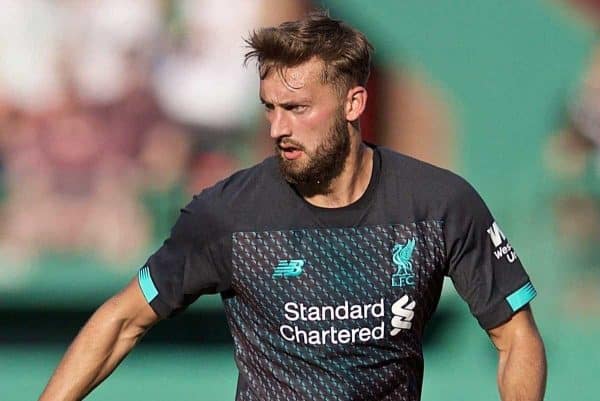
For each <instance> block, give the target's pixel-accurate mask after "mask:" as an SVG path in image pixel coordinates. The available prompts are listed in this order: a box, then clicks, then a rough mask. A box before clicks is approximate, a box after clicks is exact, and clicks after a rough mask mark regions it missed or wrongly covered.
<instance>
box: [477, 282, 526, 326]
mask: <svg viewBox="0 0 600 401" xmlns="http://www.w3.org/2000/svg"><path fill="white" fill-rule="evenodd" d="M536 295H537V292H536V290H535V288H534V287H533V284H531V282H530V281H528V282H526V283H525V284H523V285H522V286H520V287H519V288H518V289H516V290H515V291H513V292H512V293H510V294H509V295H508V296H506V297H504V298H503V299H502V300H501V301H500V302H498V303H497V304H496V305H495V306H493V307H492V308H490V309H489V310H488V311H487V312H485V313H483V314H481V315H479V316H476V317H477V321H478V322H479V325H480V326H481V327H482V328H484V329H485V330H490V329H493V328H494V327H498V326H500V325H501V324H502V323H504V322H506V321H508V320H509V319H510V318H511V316H512V315H514V314H515V313H516V312H517V311H519V310H520V309H522V308H523V307H524V306H526V305H527V304H529V303H530V302H531V301H532V300H533V298H535V296H536Z"/></svg>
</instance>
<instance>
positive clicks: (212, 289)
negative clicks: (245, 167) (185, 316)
mask: <svg viewBox="0 0 600 401" xmlns="http://www.w3.org/2000/svg"><path fill="white" fill-rule="evenodd" d="M209 206H210V205H209V204H208V203H207V202H206V199H203V197H202V195H200V196H197V197H195V198H194V200H193V201H192V202H191V203H190V204H188V205H187V206H186V207H185V208H183V209H181V213H180V215H179V218H178V220H177V222H176V223H175V225H174V226H173V228H172V229H171V233H170V236H169V238H168V239H167V240H166V241H165V242H164V243H163V245H162V246H161V247H160V248H159V249H158V250H157V251H156V252H155V253H154V254H153V255H152V256H151V257H150V258H149V259H148V261H147V262H146V264H145V265H144V267H142V268H141V269H140V270H139V272H138V281H139V285H140V288H141V290H142V293H143V294H144V297H145V298H146V300H147V301H148V303H149V304H150V306H151V307H152V308H153V309H154V311H155V312H156V313H157V314H158V315H159V316H161V317H169V316H171V315H173V314H175V313H177V312H179V311H181V310H183V309H184V308H186V307H187V306H188V305H190V304H191V303H192V302H194V301H195V300H196V299H197V298H198V297H199V296H200V295H202V294H213V293H218V292H222V291H226V290H227V289H228V288H229V286H230V282H231V272H230V269H228V268H227V266H226V264H225V263H223V260H224V258H223V256H222V253H223V248H224V243H223V234H222V230H221V229H220V227H221V226H222V224H221V222H220V221H219V218H218V217H215V213H214V212H213V211H211V209H210V208H209Z"/></svg>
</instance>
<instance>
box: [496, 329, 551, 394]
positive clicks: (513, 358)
mask: <svg viewBox="0 0 600 401" xmlns="http://www.w3.org/2000/svg"><path fill="white" fill-rule="evenodd" d="M499 352H500V354H499V357H500V359H499V364H498V388H499V390H500V396H501V398H502V401H541V400H543V398H544V392H545V389H546V369H547V368H546V354H545V351H544V344H543V342H542V340H541V338H540V337H539V335H536V336H533V337H532V336H523V337H519V336H517V337H515V338H514V340H513V341H512V343H511V344H510V346H509V347H508V348H507V349H501V350H499Z"/></svg>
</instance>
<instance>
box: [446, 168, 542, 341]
mask: <svg viewBox="0 0 600 401" xmlns="http://www.w3.org/2000/svg"><path fill="white" fill-rule="evenodd" d="M448 207H449V209H448V210H447V216H446V219H445V226H444V230H445V236H446V252H447V260H448V275H449V276H450V278H451V279H452V281H453V283H454V286H455V288H456V290H457V292H458V293H459V295H460V296H461V297H462V298H463V299H464V300H465V301H466V302H467V304H468V305H469V309H470V310H471V313H472V314H473V315H474V316H475V317H476V318H477V320H478V322H479V325H480V326H481V327H483V328H484V329H486V330H489V329H492V328H494V327H497V326H498V325H500V324H502V323H504V322H505V321H507V320H509V319H510V317H511V316H512V315H513V314H514V313H516V312H517V311H518V310H519V309H521V308H523V307H524V306H525V305H527V304H528V303H529V302H530V301H531V300H532V299H533V298H534V297H535V296H536V291H535V288H534V287H533V285H532V284H531V281H530V279H529V276H528V275H527V273H526V272H525V269H524V268H523V265H522V264H521V261H520V260H519V258H518V256H517V253H516V251H515V250H514V249H513V247H512V246H511V244H510V242H509V241H508V239H507V238H506V235H505V234H504V232H503V231H502V230H501V228H500V226H499V225H498V223H496V221H495V220H494V218H493V217H492V215H491V213H490V211H489V210H488V208H487V206H486V205H485V203H484V202H483V200H482V199H481V197H480V196H479V195H478V194H477V192H476V191H475V190H474V189H473V188H472V187H471V186H470V185H469V184H467V183H466V182H464V181H462V180H461V181H460V182H459V184H458V186H457V192H456V195H455V196H454V197H453V199H452V200H451V202H450V203H449V206H448Z"/></svg>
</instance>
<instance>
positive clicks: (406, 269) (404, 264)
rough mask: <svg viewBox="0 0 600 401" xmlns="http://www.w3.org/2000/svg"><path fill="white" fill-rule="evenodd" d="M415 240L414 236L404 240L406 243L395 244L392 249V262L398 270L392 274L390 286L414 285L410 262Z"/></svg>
mask: <svg viewBox="0 0 600 401" xmlns="http://www.w3.org/2000/svg"><path fill="white" fill-rule="evenodd" d="M415 244H416V241H415V239H414V238H412V239H409V240H408V241H406V244H404V245H402V244H396V245H394V249H393V250H392V262H394V264H395V265H396V267H397V268H398V270H396V272H395V273H394V274H392V287H404V286H407V285H408V286H411V285H415V274H414V272H413V268H412V267H413V266H412V262H411V258H412V254H413V251H414V250H415Z"/></svg>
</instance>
